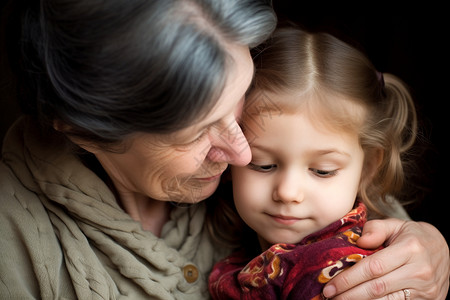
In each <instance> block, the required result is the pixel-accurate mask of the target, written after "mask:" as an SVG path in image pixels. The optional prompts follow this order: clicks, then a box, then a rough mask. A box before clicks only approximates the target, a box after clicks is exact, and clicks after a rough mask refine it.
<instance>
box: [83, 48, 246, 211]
mask: <svg viewBox="0 0 450 300" xmlns="http://www.w3.org/2000/svg"><path fill="white" fill-rule="evenodd" d="M228 50H229V53H230V54H231V58H232V64H231V67H230V71H229V72H230V73H229V74H228V81H227V83H226V86H225V89H224V90H223V93H222V95H221V97H220V99H219V101H218V102H217V104H216V106H215V107H214V109H213V110H212V111H211V112H210V113H209V114H208V115H207V116H206V117H204V118H202V119H201V120H199V122H198V123H196V124H194V125H192V126H190V127H188V128H185V129H183V130H180V131H179V132H176V133H175V134H172V135H158V134H148V133H139V134H136V135H135V136H134V137H133V138H132V139H131V140H130V141H129V142H130V144H129V145H130V147H129V148H128V150H127V151H126V152H125V153H111V152H104V151H91V152H94V153H95V155H96V156H97V158H98V160H99V161H100V163H101V164H102V166H103V167H104V169H105V170H106V171H107V173H108V174H109V176H110V177H111V179H112V180H113V182H114V185H115V187H116V188H117V190H118V191H119V193H120V194H121V195H124V194H127V195H130V196H131V197H133V195H134V197H141V198H142V197H144V198H145V197H147V198H148V197H149V198H151V199H154V200H161V201H175V202H183V203H194V202H198V201H201V200H203V199H205V198H207V197H209V196H210V195H211V194H212V193H213V192H214V191H215V189H216V188H217V185H218V184H219V180H220V176H221V174H222V172H223V171H224V170H225V169H226V168H227V165H228V164H229V163H231V164H235V165H246V164H248V162H249V161H250V159H251V153H250V149H249V146H248V143H247V140H246V139H245V137H244V135H243V133H242V131H241V129H240V127H239V126H238V124H237V123H236V118H237V117H238V116H239V115H240V113H241V111H242V105H243V102H244V95H245V92H246V90H247V88H248V87H249V85H250V82H251V80H252V77H253V62H252V59H251V56H250V52H249V50H248V48H247V47H244V46H236V45H232V46H230V47H229V48H228Z"/></svg>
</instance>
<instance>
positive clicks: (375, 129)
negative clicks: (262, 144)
mask: <svg viewBox="0 0 450 300" xmlns="http://www.w3.org/2000/svg"><path fill="white" fill-rule="evenodd" d="M253 54H254V63H255V67H256V74H255V78H254V82H253V83H252V87H251V89H250V90H249V93H248V99H247V103H250V105H251V103H252V101H258V100H257V99H258V98H260V97H261V93H265V92H268V93H276V94H292V95H299V101H298V103H287V102H286V101H284V102H283V103H272V104H273V107H274V108H275V109H278V110H280V111H281V113H290V112H295V110H298V109H299V106H301V109H304V108H305V107H306V108H307V109H309V110H308V112H309V113H311V114H312V118H313V120H314V121H315V122H317V124H318V125H324V126H331V128H333V129H335V130H338V131H342V130H345V131H346V132H348V131H349V130H351V132H356V133H357V134H358V135H359V142H360V145H361V148H362V149H363V151H364V154H365V161H364V164H365V170H371V171H369V172H366V173H370V174H366V173H365V172H363V174H362V177H361V183H360V188H359V193H358V196H359V198H360V199H361V200H362V201H363V202H364V203H365V204H366V205H367V207H368V208H369V211H370V212H372V213H374V214H375V215H378V216H385V214H384V213H383V212H386V211H389V209H387V207H388V206H389V204H388V201H387V197H388V196H389V195H397V194H398V193H399V192H400V191H401V189H402V187H403V184H404V181H405V172H404V170H405V166H406V164H407V163H408V160H407V154H408V153H407V152H408V150H409V149H410V148H411V146H412V145H413V144H414V142H415V139H416V135H417V116H416V110H415V105H414V102H413V99H412V97H411V94H410V92H409V91H408V88H407V86H406V85H405V83H404V82H402V81H401V80H400V79H399V78H397V77H396V76H394V75H392V74H387V73H384V74H381V73H380V72H378V71H377V70H376V68H375V67H374V65H373V64H372V63H371V62H370V60H369V59H368V58H367V56H366V55H365V54H364V53H363V52H362V51H360V50H359V49H358V48H356V47H355V46H352V45H350V44H348V43H346V42H344V41H342V40H340V39H338V38H336V37H335V36H333V35H331V34H328V33H325V32H309V31H306V30H303V29H301V28H298V27H296V26H292V25H290V26H287V27H280V28H278V29H276V31H275V32H274V33H273V34H272V36H271V37H270V38H269V40H268V41H267V42H266V43H264V44H263V45H261V46H260V47H258V49H255V51H254V53H253ZM343 99H344V100H346V101H347V103H348V102H350V103H353V104H356V105H353V107H358V108H362V109H359V110H358V111H355V110H351V111H350V110H349V109H348V108H349V106H348V105H343V101H342V100H343ZM266 100H268V101H266V102H270V101H271V100H270V99H267V98H266ZM344 102H345V101H344ZM266 104H267V103H266ZM266 106H267V105H266ZM350 107H352V106H350ZM317 112H318V113H320V116H321V117H320V118H314V114H315V113H317ZM355 112H356V113H355ZM324 114H325V115H324ZM244 126H245V125H244ZM229 201H230V199H224V202H228V203H229ZM231 203H232V201H231ZM222 215H223V214H222ZM229 217H230V218H232V219H233V221H230V220H228V223H235V224H236V223H237V222H238V221H237V220H236V219H234V217H232V216H231V214H230V215H229ZM223 237H224V236H222V238H223ZM225 237H226V234H225Z"/></svg>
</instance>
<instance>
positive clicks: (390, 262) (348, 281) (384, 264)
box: [324, 245, 407, 299]
mask: <svg viewBox="0 0 450 300" xmlns="http://www.w3.org/2000/svg"><path fill="white" fill-rule="evenodd" d="M395 247H396V245H392V246H390V247H389V251H391V252H392V250H394V248H395ZM397 251H401V249H399V250H397ZM391 252H388V251H386V249H382V250H380V251H378V252H376V253H375V254H373V255H371V256H368V257H366V258H364V259H363V260H361V261H360V262H358V263H357V264H355V265H354V266H352V267H351V268H349V269H347V270H345V271H344V272H342V273H340V274H338V275H337V276H336V277H334V278H333V279H332V280H331V281H330V282H329V283H328V284H327V285H326V286H325V289H324V295H325V297H328V298H331V297H333V296H334V295H335V294H341V293H343V292H345V291H347V290H349V289H351V288H353V289H360V288H361V287H360V285H361V284H363V283H364V282H366V281H371V280H372V279H374V278H379V277H380V276H382V275H384V274H386V273H390V272H392V271H394V270H396V269H398V268H400V267H401V266H403V265H404V264H405V263H406V261H407V258H405V257H396V256H392V255H390V253H391ZM400 253H401V252H400ZM357 286H359V287H357ZM393 291H395V290H393ZM354 299H358V298H354Z"/></svg>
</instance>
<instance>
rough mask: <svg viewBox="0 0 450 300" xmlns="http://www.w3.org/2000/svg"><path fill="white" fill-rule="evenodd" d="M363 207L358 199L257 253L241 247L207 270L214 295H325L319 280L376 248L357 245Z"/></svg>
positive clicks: (231, 296) (255, 296)
mask: <svg viewBox="0 0 450 300" xmlns="http://www.w3.org/2000/svg"><path fill="white" fill-rule="evenodd" d="M366 215H367V210H366V207H365V205H364V204H362V203H359V202H358V205H357V207H356V208H355V209H353V210H352V211H350V212H349V213H348V214H347V215H345V216H344V217H343V218H342V219H340V220H338V221H336V222H334V223H332V224H330V225H329V226H327V227H326V228H324V229H322V230H320V231H318V232H316V233H313V234H311V235H309V236H307V237H305V238H304V239H303V240H302V241H301V242H300V243H298V244H275V245H273V246H272V247H270V248H269V249H268V250H266V251H264V252H263V253H262V254H261V255H259V256H258V257H256V258H253V259H249V258H246V256H245V252H244V251H243V250H242V251H240V252H236V253H234V254H232V255H231V256H229V257H228V258H226V259H225V260H222V261H220V262H219V263H217V264H216V265H215V267H214V269H213V271H212V272H211V274H210V278H209V289H210V293H211V295H212V297H213V299H252V300H255V299H308V300H309V299H312V300H318V299H325V298H324V297H323V296H322V289H323V287H324V285H325V284H326V283H327V282H328V281H330V280H331V278H333V277H334V276H336V275H337V274H339V273H340V272H342V271H343V270H345V269H346V268H348V267H350V266H352V265H353V264H355V263H357V262H358V261H360V260H361V259H363V258H364V257H366V256H368V255H371V254H373V253H374V252H375V251H377V250H375V251H371V250H365V249H361V248H358V247H357V246H356V241H357V240H358V238H359V237H360V236H361V232H362V227H363V225H364V223H365V222H366Z"/></svg>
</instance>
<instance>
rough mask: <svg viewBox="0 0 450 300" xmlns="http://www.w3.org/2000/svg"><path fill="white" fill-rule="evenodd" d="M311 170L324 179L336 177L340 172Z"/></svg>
mask: <svg viewBox="0 0 450 300" xmlns="http://www.w3.org/2000/svg"><path fill="white" fill-rule="evenodd" d="M309 170H310V171H312V172H313V173H314V174H316V175H317V176H319V177H324V178H328V177H332V176H335V175H336V174H337V172H338V170H331V171H327V170H320V169H315V168H310V169H309Z"/></svg>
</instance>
